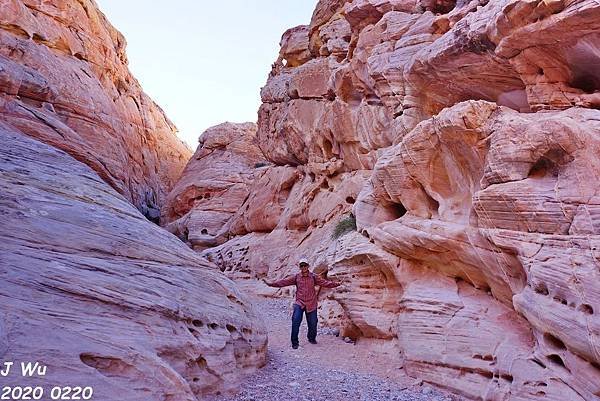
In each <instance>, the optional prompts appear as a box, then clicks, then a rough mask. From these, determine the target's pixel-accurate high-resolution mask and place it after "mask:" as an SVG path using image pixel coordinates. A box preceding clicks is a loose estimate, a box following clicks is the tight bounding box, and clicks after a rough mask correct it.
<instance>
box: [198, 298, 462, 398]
mask: <svg viewBox="0 0 600 401" xmlns="http://www.w3.org/2000/svg"><path fill="white" fill-rule="evenodd" d="M252 304H253V306H254V307H255V309H256V310H257V311H259V314H260V315H261V316H262V318H263V320H264V322H265V325H266V327H267V330H268V337H269V347H268V352H267V364H266V365H265V366H264V367H263V368H262V369H260V370H259V371H258V372H257V373H256V374H254V375H252V376H249V377H248V378H247V379H246V380H245V381H244V382H243V383H242V384H241V385H240V391H239V392H238V393H237V394H221V395H218V396H213V397H210V398H207V400H208V401H230V400H231V401H249V400H257V401H259V400H277V399H280V400H306V401H310V400H344V401H351V400H357V401H362V400H365V401H367V400H374V401H375V400H398V401H460V400H463V398H460V397H458V396H456V395H452V394H448V393H444V392H442V391H440V390H438V389H434V388H433V387H431V386H429V385H427V384H425V383H423V382H422V381H421V380H417V379H413V378H410V377H408V376H407V375H406V374H405V373H404V370H403V368H402V363H401V362H400V359H399V358H398V357H397V352H399V351H398V350H397V349H394V348H393V347H390V346H389V345H390V344H389V343H388V344H387V346H386V345H384V344H383V343H379V344H377V343H374V342H369V341H368V340H362V341H360V340H359V341H358V342H357V343H352V342H350V343H346V342H344V341H343V338H342V337H341V336H336V335H334V333H335V331H334V330H333V329H329V328H326V327H322V325H320V326H319V331H318V332H319V334H318V336H317V341H318V344H316V345H313V344H310V343H308V341H307V339H306V321H303V324H302V326H301V328H300V337H299V338H300V348H299V349H297V350H294V349H292V348H291V346H290V339H289V337H290V316H291V310H292V307H291V300H290V299H288V298H277V299H273V298H262V297H253V298H252Z"/></svg>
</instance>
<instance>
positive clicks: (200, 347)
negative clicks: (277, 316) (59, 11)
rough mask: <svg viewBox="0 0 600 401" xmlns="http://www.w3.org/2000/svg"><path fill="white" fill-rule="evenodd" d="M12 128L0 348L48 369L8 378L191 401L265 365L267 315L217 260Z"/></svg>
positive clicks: (0, 231)
mask: <svg viewBox="0 0 600 401" xmlns="http://www.w3.org/2000/svg"><path fill="white" fill-rule="evenodd" d="M0 138H1V140H0V172H1V173H0V189H1V191H2V197H1V199H0V214H1V215H2V220H3V223H2V225H1V226H0V255H1V260H2V263H1V267H0V280H1V283H2V284H1V285H0V298H1V299H2V307H1V308H0V352H1V354H2V358H3V360H4V361H14V362H15V367H14V368H15V369H17V366H18V364H19V363H20V362H24V361H37V362H39V363H40V364H43V365H46V366H47V371H46V375H45V376H43V377H37V378H27V380H26V381H24V378H23V377H22V376H21V375H20V373H14V372H13V373H11V375H9V376H8V377H5V378H3V385H7V386H10V385H13V386H25V385H27V386H35V385H40V386H43V388H44V389H45V390H46V391H47V392H50V389H51V388H52V387H53V386H56V385H60V386H67V385H68V386H72V387H74V386H81V387H86V386H90V387H92V388H93V391H94V395H93V397H94V399H98V400H113V399H115V394H118V398H119V399H121V400H148V399H159V398H160V399H163V398H164V399H169V400H190V401H192V400H197V399H201V398H202V397H203V396H204V395H206V394H209V393H214V392H217V391H231V390H234V389H236V388H237V385H238V383H239V381H240V379H241V378H242V377H243V376H244V375H245V374H248V373H250V372H252V371H254V370H255V369H256V368H257V367H260V366H262V365H264V364H265V362H266V360H265V358H266V349H267V337H266V330H265V328H264V324H263V323H262V320H261V319H260V318H259V317H258V315H257V313H256V312H255V311H254V309H253V307H252V305H251V304H250V303H249V301H248V300H247V299H246V297H245V295H244V294H242V293H240V291H239V290H238V289H237V288H236V287H235V285H234V284H233V283H232V282H231V281H230V280H228V279H227V278H225V277H223V275H222V274H220V272H219V271H218V270H216V269H215V268H214V266H212V265H211V264H210V263H208V262H207V261H206V260H205V259H204V258H202V257H200V256H199V255H198V254H196V253H194V252H193V251H192V250H190V249H189V248H187V247H186V246H185V245H184V244H182V243H181V241H179V240H178V239H177V238H176V237H175V236H173V235H171V234H169V233H168V232H166V231H165V230H163V229H161V228H160V227H158V226H156V225H155V224H153V223H151V222H149V221H148V220H147V219H146V218H145V217H144V216H143V215H142V214H141V213H140V212H139V211H138V210H137V209H136V208H135V207H133V205H131V204H130V203H129V202H128V201H127V199H125V198H124V197H123V196H121V195H119V194H118V193H117V192H115V191H114V189H112V188H111V187H109V186H108V185H107V184H106V183H105V182H104V181H103V180H101V179H100V177H99V176H98V175H97V174H96V173H95V172H94V171H93V170H91V169H90V168H89V167H88V166H86V165H84V164H82V163H79V162H78V161H76V160H75V159H73V158H72V157H70V156H69V155H68V154H66V153H64V152H63V151H61V150H58V149H56V148H52V147H50V146H48V145H46V144H43V143H41V142H38V141H36V140H33V139H31V138H30V137H28V136H27V135H25V134H23V133H22V132H20V131H19V130H18V129H15V128H14V127H11V126H9V125H6V124H5V123H1V124H0ZM48 396H49V395H48Z"/></svg>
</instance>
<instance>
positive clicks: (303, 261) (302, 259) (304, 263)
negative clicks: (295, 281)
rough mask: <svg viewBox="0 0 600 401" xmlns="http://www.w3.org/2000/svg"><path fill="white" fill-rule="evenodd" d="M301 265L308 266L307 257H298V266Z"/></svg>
mask: <svg viewBox="0 0 600 401" xmlns="http://www.w3.org/2000/svg"><path fill="white" fill-rule="evenodd" d="M301 265H306V266H310V263H308V259H307V258H300V259H299V260H298V266H301Z"/></svg>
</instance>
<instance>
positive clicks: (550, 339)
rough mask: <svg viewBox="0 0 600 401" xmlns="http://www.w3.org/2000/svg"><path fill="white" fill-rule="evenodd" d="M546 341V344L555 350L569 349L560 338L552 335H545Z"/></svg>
mask: <svg viewBox="0 0 600 401" xmlns="http://www.w3.org/2000/svg"><path fill="white" fill-rule="evenodd" d="M544 341H545V342H546V344H548V345H550V346H552V347H554V348H558V349H567V347H566V346H565V343H563V342H562V340H561V339H560V338H558V337H555V336H553V335H552V334H550V333H546V334H544Z"/></svg>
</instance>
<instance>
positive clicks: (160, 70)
mask: <svg viewBox="0 0 600 401" xmlns="http://www.w3.org/2000/svg"><path fill="white" fill-rule="evenodd" d="M96 1H97V2H98V5H99V6H100V9H101V10H102V12H103V13H104V14H106V16H107V17H108V19H109V20H110V22H111V23H112V24H113V25H114V26H115V27H116V28H117V29H118V30H119V31H121V32H122V33H123V35H125V38H126V39H127V56H128V58H129V68H130V69H131V71H132V72H133V74H134V75H135V77H136V78H137V79H138V80H139V81H140V83H141V85H142V87H143V88H144V90H145V91H146V93H148V94H149V95H150V96H151V97H152V98H153V99H154V101H155V102H156V103H158V104H159V105H160V106H161V107H162V108H163V110H164V111H165V112H166V114H167V116H168V117H169V118H170V119H171V120H172V121H173V122H174V123H175V125H176V126H177V128H178V129H179V137H180V138H181V139H183V140H184V141H186V142H187V143H188V144H189V145H190V146H191V148H192V149H196V146H197V141H198V136H199V135H200V134H201V133H202V132H203V131H204V130H205V129H206V128H208V127H210V126H212V125H215V124H219V123H221V122H223V121H233V122H243V121H256V112H257V110H258V106H259V105H260V94H259V92H260V88H261V87H262V86H263V85H264V84H265V82H266V80H267V75H268V73H269V71H270V69H271V63H273V61H275V59H276V58H277V54H278V52H279V40H280V39H281V34H282V33H283V32H284V31H285V30H286V29H288V28H291V27H293V26H296V25H300V24H308V23H309V21H310V17H311V15H312V12H313V9H314V8H315V5H316V3H317V0H245V1H244V0H228V1H220V2H219V1H214V0H212V1H207V0H170V1H168V2H163V1H148V0H96Z"/></svg>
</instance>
